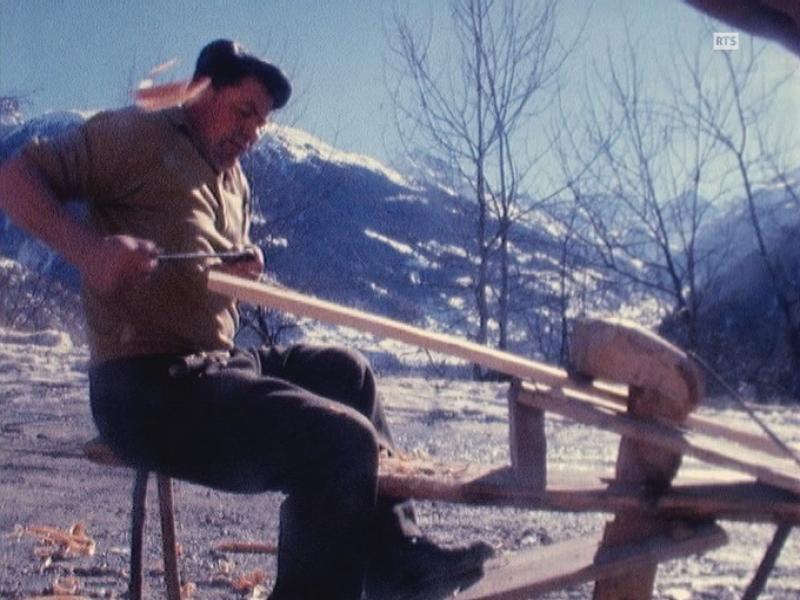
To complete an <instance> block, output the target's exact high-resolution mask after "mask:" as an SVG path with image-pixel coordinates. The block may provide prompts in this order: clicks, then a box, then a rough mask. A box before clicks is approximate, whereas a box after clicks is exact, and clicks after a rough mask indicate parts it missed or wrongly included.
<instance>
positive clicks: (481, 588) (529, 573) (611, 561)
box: [457, 525, 728, 600]
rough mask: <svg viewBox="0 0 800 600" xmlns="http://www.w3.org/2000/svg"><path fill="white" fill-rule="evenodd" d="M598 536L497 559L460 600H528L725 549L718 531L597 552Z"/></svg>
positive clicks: (681, 532)
mask: <svg viewBox="0 0 800 600" xmlns="http://www.w3.org/2000/svg"><path fill="white" fill-rule="evenodd" d="M601 538H602V535H598V536H594V537H587V538H583V539H579V540H571V541H569V542H562V543H559V544H552V545H549V546H542V547H537V548H533V549H531V550H526V551H524V552H520V553H518V554H516V555H511V556H505V557H500V558H498V559H494V560H493V561H490V562H489V563H487V565H486V572H485V574H484V576H483V578H482V579H481V580H479V581H478V582H476V583H475V584H473V585H471V586H470V587H468V588H466V589H464V590H462V591H461V592H460V593H459V594H458V596H457V597H458V598H459V600H480V599H484V598H492V599H493V600H501V599H511V598H518V599H521V598H528V597H530V595H531V594H543V593H546V592H552V591H555V590H560V589H563V588H566V587H571V586H575V585H578V584H580V583H584V582H587V581H595V580H598V579H603V578H606V577H612V576H615V575H619V574H620V573H626V572H630V571H631V570H635V569H637V568H639V567H640V566H641V565H643V564H648V563H650V562H663V561H667V560H673V559H675V558H682V557H685V556H690V555H693V554H699V553H702V552H707V551H709V550H713V549H714V548H718V547H720V546H723V545H724V544H726V543H727V541H728V538H727V535H726V534H725V531H724V530H722V528H720V527H719V526H717V525H703V526H700V527H697V528H694V529H691V528H688V527H685V526H684V527H682V528H676V530H675V531H674V532H671V533H670V534H662V535H658V536H653V537H651V538H649V539H647V540H645V541H643V542H638V543H631V544H624V545H620V546H616V547H613V548H601V547H600V542H601Z"/></svg>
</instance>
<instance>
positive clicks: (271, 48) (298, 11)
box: [0, 0, 798, 160]
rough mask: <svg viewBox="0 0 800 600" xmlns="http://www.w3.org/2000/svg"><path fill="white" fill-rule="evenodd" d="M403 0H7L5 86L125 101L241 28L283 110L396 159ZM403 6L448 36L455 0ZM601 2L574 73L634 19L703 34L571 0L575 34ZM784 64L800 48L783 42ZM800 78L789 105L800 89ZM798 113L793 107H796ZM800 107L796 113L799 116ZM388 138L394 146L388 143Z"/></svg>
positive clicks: (646, 8)
mask: <svg viewBox="0 0 800 600" xmlns="http://www.w3.org/2000/svg"><path fill="white" fill-rule="evenodd" d="M394 5H395V1H394V0H336V1H335V2H329V1H322V0H317V1H312V0H136V1H121V0H0V94H8V93H22V94H26V95H28V97H29V99H30V100H31V102H32V104H31V106H30V107H29V108H28V111H27V112H28V114H31V115H36V114H39V113H42V112H45V111H48V110H62V109H73V108H77V109H100V108H110V107H114V106H120V105H122V104H124V103H126V102H127V101H128V100H127V96H126V91H127V90H128V89H129V86H130V84H131V83H132V82H133V83H135V82H136V81H138V80H139V79H141V78H143V77H144V76H145V75H146V74H147V72H148V71H149V70H150V69H151V68H152V67H153V66H155V65H157V64H159V63H161V62H163V61H165V60H168V59H171V58H177V59H178V60H179V64H178V65H177V66H176V67H175V68H174V69H173V70H172V71H170V73H169V74H168V76H169V78H171V79H176V78H181V77H188V76H189V75H190V74H191V70H192V68H193V64H194V60H195V58H196V56H197V53H198V51H199V49H200V48H201V47H202V46H203V45H204V44H205V43H206V42H208V41H210V40H211V39H215V38H217V37H230V38H234V39H236V40H238V41H240V42H242V43H243V44H244V45H245V46H247V47H248V48H249V49H251V50H252V51H254V52H257V53H260V54H264V55H267V56H270V57H272V58H274V60H276V62H279V63H280V64H281V65H283V66H284V67H285V70H287V72H289V73H290V75H292V77H293V79H294V83H295V89H296V90H297V95H296V102H295V103H294V107H293V108H291V109H290V110H288V111H286V112H285V114H283V115H280V116H278V118H279V119H282V120H284V121H289V122H291V123H292V124H294V125H296V126H297V127H300V128H302V129H305V130H306V131H309V132H310V133H312V134H314V135H317V136H319V137H321V138H323V139H324V140H325V141H327V142H329V143H332V144H334V145H336V146H338V147H341V148H343V149H346V150H350V151H354V152H359V153H365V154H370V155H373V156H375V157H377V158H379V159H383V160H390V159H391V157H390V156H388V154H390V153H391V148H392V147H393V141H394V131H393V125H392V122H391V110H390V107H391V98H390V97H389V96H388V94H387V92H386V89H385V85H384V58H385V56H386V55H387V52H388V46H387V42H386V39H385V29H384V26H385V23H386V19H387V18H388V17H389V16H390V14H391V10H392V7H393V6H394ZM399 5H400V7H401V9H402V10H403V11H407V13H408V14H409V15H411V17H412V18H415V19H418V20H419V21H420V22H422V23H425V22H428V21H429V20H431V19H433V20H434V23H435V26H436V27H437V29H435V31H436V38H437V39H445V37H446V35H445V34H446V29H442V28H446V16H447V14H446V12H445V10H444V6H445V3H444V0H401V2H400V3H399ZM590 5H591V19H590V21H589V23H588V26H587V28H586V30H585V35H584V40H583V41H582V44H581V46H580V47H579V49H578V51H577V52H576V54H575V55H574V57H573V62H572V63H571V65H570V67H571V71H572V72H580V71H581V70H582V69H583V66H584V65H585V64H587V62H588V61H591V60H592V58H593V57H596V56H597V55H598V54H599V53H601V52H604V51H605V46H606V44H607V43H611V44H614V43H616V42H615V40H618V39H619V38H620V37H621V36H622V35H623V32H624V30H625V26H626V23H627V26H628V27H629V29H630V30H631V32H632V33H633V34H634V36H636V37H638V38H639V39H640V40H645V46H646V47H648V48H649V50H650V52H648V53H646V55H645V56H643V60H645V64H648V65H651V68H653V69H657V68H659V66H658V64H657V60H658V56H659V54H661V55H662V56H663V54H664V53H665V52H666V51H668V50H669V47H670V46H671V45H672V44H674V43H675V39H676V36H677V39H678V41H679V43H680V40H682V39H687V40H688V39H694V36H695V35H697V32H698V31H699V30H700V28H701V27H702V26H703V19H702V17H701V16H700V15H698V14H697V13H696V12H695V11H694V10H692V9H690V8H687V7H686V6H684V5H683V3H682V2H680V0H594V1H590V0H562V2H561V4H560V16H559V21H558V23H559V31H560V33H561V34H562V35H563V36H565V37H569V36H570V34H573V33H574V31H575V30H576V28H577V27H578V26H579V25H580V23H581V22H582V19H583V18H584V16H585V14H586V10H587V9H588V8H589V7H590ZM770 56H771V57H772V58H771V61H772V64H773V65H774V67H775V69H778V70H780V69H785V68H787V66H792V65H795V66H796V63H797V62H798V61H797V59H796V58H794V57H792V56H790V55H789V54H788V53H786V52H783V51H782V50H780V49H778V48H777V47H775V49H774V50H771V51H770ZM797 89H798V88H797V86H795V88H793V91H792V94H793V97H792V98H788V99H785V100H784V104H785V105H786V106H789V105H790V104H791V103H792V101H794V100H797V99H798V98H797V94H796V93H795V91H796V90H797ZM792 112H793V111H792ZM792 118H795V117H794V116H792ZM387 148H388V149H389V150H388V151H387Z"/></svg>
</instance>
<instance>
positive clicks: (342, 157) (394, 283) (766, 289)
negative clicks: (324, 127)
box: [0, 112, 800, 379]
mask: <svg viewBox="0 0 800 600" xmlns="http://www.w3.org/2000/svg"><path fill="white" fill-rule="evenodd" d="M87 116H88V115H86V114H81V113H75V112H63V113H53V114H49V115H45V116H42V117H38V118H35V119H29V120H27V121H24V122H21V123H16V124H7V125H3V126H2V127H0V159H2V158H3V157H8V156H10V155H12V154H13V153H14V152H16V151H17V150H18V149H19V148H20V147H21V146H22V145H23V144H24V143H25V142H26V141H27V140H29V139H30V138H31V137H33V136H51V135H56V134H58V133H59V132H60V131H63V130H65V129H67V128H69V127H73V126H75V125H76V124H78V123H80V122H82V121H83V119H85V118H86V117H87ZM243 166H244V168H245V171H246V172H247V174H248V178H249V180H250V182H251V187H252V190H253V196H254V205H255V208H256V216H255V219H254V226H253V231H252V235H253V239H254V241H256V242H257V243H258V244H259V245H261V247H262V248H263V249H264V252H265V256H266V260H267V268H268V270H269V271H270V272H271V274H273V275H274V276H275V277H276V278H277V279H278V280H279V281H280V282H282V283H283V284H285V285H287V286H289V287H291V288H294V289H297V290H300V291H303V292H307V293H310V294H313V295H316V296H319V297H323V298H326V299H330V300H334V301H337V302H340V303H342V304H345V305H348V306H354V307H358V308H362V309H365V310H369V311H372V312H375V313H378V314H382V315H386V316H390V317H393V318H397V319H401V320H404V321H407V322H410V323H414V324H417V325H421V326H424V327H429V328H431V329H438V330H443V331H448V332H451V333H455V334H460V335H469V334H472V333H474V332H475V331H476V318H475V311H474V304H475V300H474V289H473V285H472V284H473V276H474V270H475V269H474V266H475V264H476V254H477V253H476V244H475V235H474V229H475V218H474V210H475V207H474V204H472V203H470V202H469V201H468V200H466V199H464V198H462V197H459V196H458V195H456V194H455V193H453V192H452V191H449V190H448V189H446V188H445V187H443V186H439V185H436V184H429V185H425V184H421V183H418V182H416V181H414V180H412V179H410V178H409V177H408V176H406V175H404V174H401V173H399V172H397V171H396V170H394V169H391V168H389V167H387V166H385V165H383V164H381V163H379V162H378V161H376V160H374V159H372V158H370V157H366V156H360V155H357V154H353V153H348V152H343V151H341V150H339V149H336V148H334V147H332V146H331V145H329V144H326V143H325V142H323V141H321V140H319V139H317V138H315V137H313V136H311V135H309V134H308V133H305V132H303V131H301V130H299V129H294V128H290V127H285V126H279V125H273V126H271V128H270V130H269V131H268V133H267V135H266V136H265V137H264V138H263V139H262V140H261V141H260V142H259V144H258V145H257V146H256V147H255V148H254V149H253V150H252V151H251V152H249V153H248V154H247V155H246V156H245V157H244V159H243ZM799 176H800V173H796V174H794V175H792V178H793V180H794V179H798V178H800V177H799ZM603 204H604V205H605V204H608V205H609V207H611V204H612V203H611V202H610V201H609V202H608V203H605V202H604V203H603ZM758 205H759V207H760V209H759V210H761V211H762V212H763V214H762V217H763V223H764V227H765V232H766V239H767V242H768V243H769V244H770V247H771V248H776V249H777V251H778V253H779V254H780V255H781V256H783V257H784V259H785V261H786V265H787V269H789V270H790V271H791V272H796V273H797V274H798V275H797V277H796V279H800V267H798V265H800V253H799V252H798V250H797V245H796V243H795V242H794V240H795V239H796V236H795V235H794V234H793V232H795V231H797V229H798V227H800V217H798V216H797V215H798V214H800V213H798V211H797V208H798V201H797V200H796V199H794V198H792V197H790V196H787V195H786V193H785V191H784V189H783V188H782V186H781V185H779V182H776V183H775V185H772V186H770V185H767V186H764V187H763V188H762V189H760V190H759V191H758ZM74 206H75V207H77V208H78V209H79V208H80V206H81V205H80V203H74ZM733 206H734V208H732V209H728V210H726V211H719V209H718V208H717V207H715V210H716V211H718V213H717V215H716V216H715V218H714V219H712V220H710V221H709V225H708V226H707V228H706V230H705V232H704V237H703V238H702V239H701V240H699V242H698V245H699V247H701V248H702V247H708V248H711V247H713V246H715V245H717V244H718V241H719V240H720V239H727V240H731V242H732V243H731V244H730V245H729V247H728V249H727V250H726V254H725V262H724V264H722V265H721V267H720V269H719V272H718V273H717V274H716V278H715V280H714V285H713V286H711V287H710V288H709V289H707V290H705V292H704V293H705V294H706V297H705V298H704V302H703V306H704V307H705V308H704V311H705V312H704V314H703V323H704V327H705V329H706V331H705V332H704V337H705V339H707V340H713V344H712V345H710V346H708V348H701V350H705V351H706V352H707V353H709V354H707V355H712V356H716V357H717V358H718V366H720V367H728V368H729V369H730V371H729V374H731V375H733V376H735V379H739V378H740V376H741V375H742V374H743V373H744V374H745V375H744V376H743V377H742V378H745V379H753V378H756V379H758V378H760V377H766V376H765V375H764V369H763V368H762V367H760V366H759V365H763V364H766V363H769V364H770V365H771V367H770V368H772V369H773V371H778V372H785V371H786V368H787V367H786V363H785V352H784V353H783V355H781V356H780V357H777V355H776V354H775V352H774V348H775V346H776V343H775V340H776V338H779V337H780V335H781V333H780V328H781V322H780V318H781V316H780V314H779V313H778V311H777V310H776V308H775V302H774V296H771V288H770V286H769V282H768V281H767V280H766V273H765V269H764V264H763V261H760V260H759V259H758V257H757V256H756V255H755V253H754V248H755V246H754V244H753V233H752V227H751V226H750V225H749V223H748V214H747V210H746V207H745V205H744V203H741V202H740V203H738V204H735V205H733ZM610 209H611V208H609V210H610ZM0 233H1V234H2V235H1V236H0V255H2V256H6V257H9V258H11V259H13V260H14V261H16V262H17V263H19V264H20V265H23V266H24V267H26V268H27V269H29V271H30V273H33V274H38V275H41V276H43V277H42V281H44V282H46V281H47V280H48V278H55V280H56V281H59V282H63V283H64V284H65V285H66V287H67V288H72V289H74V288H76V284H77V276H76V273H75V271H74V269H72V268H71V267H70V266H69V265H66V264H65V263H64V262H63V261H61V260H60V259H59V258H58V257H55V256H54V255H53V254H52V253H51V252H50V251H49V250H48V249H47V248H45V247H43V246H42V245H41V244H39V243H38V242H36V241H34V240H31V239H30V238H29V237H28V236H26V235H23V234H22V233H20V232H19V231H18V230H16V229H15V228H14V227H12V226H10V225H9V224H8V222H7V221H6V219H5V217H4V216H3V215H2V214H0ZM629 233H630V232H629ZM563 241H564V235H563V227H562V226H561V225H559V223H557V222H554V221H552V220H550V219H549V218H548V217H546V216H544V215H542V214H541V213H538V212H532V213H530V215H529V216H528V217H527V218H526V219H525V220H522V221H520V222H517V223H515V224H514V231H513V239H512V246H511V265H510V271H511V272H512V273H513V280H512V296H511V305H510V306H509V310H510V323H509V332H510V335H511V339H510V349H511V350H512V351H517V352H520V353H523V354H526V355H529V356H535V357H537V358H544V359H547V360H550V361H556V360H558V357H559V355H560V352H561V351H562V350H563V348H562V343H563V339H564V338H563V336H562V330H563V321H562V318H561V317H562V312H563V310H564V307H565V306H566V302H567V301H569V302H570V305H569V308H568V314H570V315H574V314H576V313H577V314H579V313H582V312H584V311H585V312H587V313H591V314H595V315H596V314H613V313H617V312H618V311H620V310H624V311H625V316H627V317H629V318H634V319H638V320H640V321H641V322H643V323H645V324H653V316H654V315H655V316H657V317H660V316H661V315H660V313H659V312H658V309H657V307H656V308H655V310H654V307H655V303H654V302H652V299H648V298H647V297H645V296H642V295H636V296H632V295H630V294H631V293H632V292H631V291H630V289H628V288H626V286H624V285H622V284H620V283H619V282H617V281H615V280H614V278H613V275H611V276H609V274H607V273H603V272H602V271H601V270H598V269H597V268H594V269H592V268H589V267H588V266H587V264H586V263H585V262H584V263H581V258H580V256H575V257H572V258H570V260H569V264H568V266H569V268H570V269H571V271H572V275H573V278H572V281H573V282H579V285H580V286H581V287H580V289H577V290H574V289H572V290H571V289H565V288H563V287H562V285H563V283H564V280H563V278H562V277H561V273H560V268H561V264H562V261H563V256H562V253H563V252H564V251H565V246H564V244H563ZM1 269H2V266H0V270H1ZM792 270H793V271H792ZM490 277H491V278H492V281H491V282H490V286H493V289H497V287H498V285H499V284H498V280H497V272H496V269H492V270H491V272H490ZM35 281H38V279H37V277H35V276H32V277H30V278H29V280H28V282H29V283H28V284H26V285H27V288H25V289H26V290H27V291H25V292H24V293H28V294H30V293H33V292H31V289H34V291H35V289H36V285H38V286H39V288H43V287H46V284H44V283H39V284H36V285H34V283H33V282H35ZM798 289H800V286H798ZM491 293H492V291H491V290H490V294H491ZM492 301H494V300H492ZM490 325H492V326H493V325H494V323H491V324H490ZM491 332H492V331H491V330H490V334H491ZM664 332H665V334H666V335H671V332H670V331H669V329H666V330H664ZM676 339H678V340H680V337H679V336H678V337H677V338H676ZM776 357H777V358H776ZM744 365H748V366H747V368H744ZM753 365H755V366H753ZM751 367H752V368H751ZM723 370H724V369H723Z"/></svg>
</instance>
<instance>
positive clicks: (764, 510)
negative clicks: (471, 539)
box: [379, 457, 800, 524]
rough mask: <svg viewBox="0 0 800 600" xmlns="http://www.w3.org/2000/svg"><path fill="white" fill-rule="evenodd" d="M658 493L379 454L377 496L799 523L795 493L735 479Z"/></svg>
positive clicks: (585, 478)
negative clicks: (532, 479) (538, 482)
mask: <svg viewBox="0 0 800 600" xmlns="http://www.w3.org/2000/svg"><path fill="white" fill-rule="evenodd" d="M677 482H678V483H675V484H673V486H672V487H671V488H670V489H669V490H668V491H666V492H665V493H664V494H663V495H662V496H659V497H657V498H654V497H652V496H648V495H647V494H646V493H645V491H644V488H643V487H642V486H620V485H617V484H615V483H614V482H613V480H611V479H610V478H603V477H600V476H598V475H596V474H592V473H590V472H586V471H578V470H565V469H552V468H551V469H550V471H549V473H548V481H547V487H546V488H545V489H543V490H537V489H535V488H532V487H531V486H528V485H525V484H524V483H521V482H520V481H519V480H518V478H517V477H516V474H515V473H514V470H513V468H512V467H511V466H509V465H476V464H451V463H443V462H433V461H427V460H419V459H408V458H395V457H393V458H388V457H382V458H381V462H380V470H379V491H380V493H381V495H384V496H390V497H401V498H406V497H410V498H416V499H424V500H439V501H445V502H459V503H463V504H474V505H491V506H514V507H519V508H529V509H534V510H551V511H563V512H604V513H615V512H619V511H624V510H638V511H651V512H653V513H657V514H660V515H663V516H665V517H669V518H687V519H717V518H721V519H728V520H734V521H744V522H768V523H771V522H776V521H783V522H787V523H793V524H800V496H798V495H796V494H792V493H791V492H788V491H785V490H781V489H777V488H774V487H769V486H765V485H762V484H758V483H755V482H753V481H752V480H748V479H746V478H745V477H744V476H740V478H739V479H733V480H731V479H730V478H726V479H722V478H719V479H708V480H705V481H703V480H696V479H689V478H687V479H685V480H682V479H681V477H680V475H679V477H678V479H677Z"/></svg>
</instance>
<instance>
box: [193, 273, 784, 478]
mask: <svg viewBox="0 0 800 600" xmlns="http://www.w3.org/2000/svg"><path fill="white" fill-rule="evenodd" d="M208 287H209V289H211V290H212V291H215V292H217V293H220V294H223V295H226V296H229V297H232V298H237V299H239V300H243V301H245V302H252V303H254V304H259V305H263V306H268V307H270V308H274V309H276V310H282V311H285V312H289V313H292V314H296V315H300V316H304V317H309V318H313V319H319V320H321V321H325V322H328V323H332V324H334V325H343V326H347V327H353V328H355V329H359V330H361V331H366V332H368V333H372V334H374V335H377V336H380V337H389V338H392V339H397V340H400V341H402V342H405V343H408V344H412V345H416V346H420V347H422V348H427V349H429V350H433V351H436V352H442V353H445V354H450V355H452V356H455V357H458V358H461V359H463V360H466V361H468V362H471V363H475V364H479V365H482V366H484V367H487V368H489V369H493V370H495V371H498V372H501V373H506V374H508V375H512V376H515V377H519V378H520V379H523V380H531V381H537V382H540V383H545V384H547V385H552V386H554V387H560V386H566V387H567V388H568V389H569V391H570V392H573V393H574V392H579V393H585V394H590V395H593V396H596V397H602V398H605V399H606V400H608V401H609V402H617V403H618V402H619V401H620V395H619V393H615V392H612V391H609V390H601V389H598V388H597V387H593V386H589V385H579V384H577V383H576V382H574V381H571V380H570V379H569V377H568V376H567V373H566V371H564V370H563V369H559V368H556V367H552V366H550V365H547V364H544V363H540V362H537V361H533V360H529V359H525V358H522V357H520V356H517V355H514V354H510V353H507V352H501V351H498V350H492V349H490V348H487V347H485V346H481V345H480V344H475V343H473V342H468V341H466V340H463V339H461V338H457V337H454V336H449V335H445V334H439V333H433V332H430V331H426V330H424V329H421V328H417V327H413V326H411V325H406V324H404V323H401V322H399V321H394V320H391V319H387V318H385V317H378V316H375V315H371V314H369V313H366V312H363V311H357V310H353V309H348V308H344V307H342V306H339V305H337V304H334V303H332V302H326V301H323V300H318V299H316V298H312V297H310V296H306V295H303V294H299V293H297V292H292V291H288V290H283V289H280V288H277V287H275V286H271V285H268V284H264V283H258V282H254V281H250V280H248V279H244V278H241V277H234V276H232V275H227V274H225V273H221V272H218V271H209V272H208ZM622 401H623V402H624V400H622ZM688 426H689V427H692V428H695V429H697V430H698V431H699V432H705V433H719V434H721V435H724V436H726V437H730V438H731V439H732V440H734V441H737V442H738V443H740V444H742V445H746V446H748V447H753V448H754V449H757V450H759V451H762V452H770V453H772V454H773V455H775V456H779V457H780V456H782V454H781V453H780V452H779V451H777V450H775V449H774V445H773V444H771V443H770V442H769V441H765V440H764V439H763V438H760V437H759V436H751V435H749V434H747V433H744V432H741V431H738V430H734V429H732V428H726V427H724V426H720V425H715V424H711V423H708V422H705V423H704V422H703V420H702V419H698V418H696V417H693V416H690V417H689V420H688ZM769 447H772V450H767V449H766V448H769ZM732 468H736V467H735V466H733V467H732Z"/></svg>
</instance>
